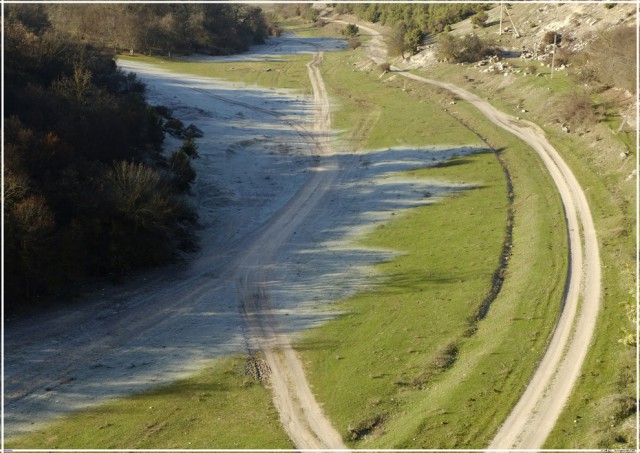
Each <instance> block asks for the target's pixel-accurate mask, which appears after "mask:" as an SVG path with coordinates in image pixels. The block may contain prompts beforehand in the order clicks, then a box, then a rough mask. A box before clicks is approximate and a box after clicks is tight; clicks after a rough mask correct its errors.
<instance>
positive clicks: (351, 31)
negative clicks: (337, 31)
mask: <svg viewBox="0 0 640 453" xmlns="http://www.w3.org/2000/svg"><path fill="white" fill-rule="evenodd" d="M359 33H360V29H359V28H358V26H357V25H355V24H347V26H345V27H344V28H343V29H342V35H343V36H346V37H348V38H355V37H356V36H358V34H359Z"/></svg>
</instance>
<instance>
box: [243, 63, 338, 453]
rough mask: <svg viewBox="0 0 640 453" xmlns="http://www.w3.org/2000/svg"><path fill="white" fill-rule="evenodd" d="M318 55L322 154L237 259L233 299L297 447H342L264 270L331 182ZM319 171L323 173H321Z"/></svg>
mask: <svg viewBox="0 0 640 453" xmlns="http://www.w3.org/2000/svg"><path fill="white" fill-rule="evenodd" d="M321 61H322V53H316V54H314V57H313V60H312V61H311V62H310V63H308V64H307V69H308V73H309V79H310V81H311V85H312V88H313V95H314V101H315V104H316V110H315V118H314V135H313V147H314V151H315V154H317V155H322V156H325V157H327V158H326V159H325V161H324V162H323V166H322V169H320V168H317V169H316V170H318V171H315V172H313V175H312V176H311V177H310V178H309V179H308V180H307V182H306V183H305V185H304V186H303V187H302V188H301V189H300V190H299V191H298V193H297V194H296V195H295V196H294V197H293V198H292V200H291V201H290V202H289V203H288V204H287V205H286V206H285V208H283V209H282V210H281V211H280V212H279V213H278V214H277V215H275V216H274V217H273V218H272V219H271V220H270V221H269V223H268V225H267V226H266V227H265V229H264V230H262V231H261V233H260V235H259V237H257V238H256V240H255V241H254V243H253V244H252V246H251V247H250V248H249V249H248V250H247V252H246V253H245V254H244V255H243V256H242V257H241V258H240V259H239V261H238V266H237V269H238V271H237V274H236V288H237V297H238V298H239V304H240V307H241V313H242V316H243V318H244V320H245V322H246V324H247V326H248V330H249V333H250V339H249V343H250V344H251V345H252V346H253V347H254V348H256V349H259V350H260V351H261V352H262V354H263V355H264V357H265V361H266V362H267V364H268V366H269V369H270V370H271V374H270V376H269V380H270V384H271V388H272V392H273V398H274V403H275V406H276V408H277V410H278V412H279V414H280V419H281V421H282V424H283V426H284V428H285V430H286V431H287V433H288V434H289V437H290V438H291V440H292V441H293V443H294V444H295V445H296V447H297V448H300V449H345V448H346V447H345V445H344V443H343V442H342V438H341V436H340V434H339V433H338V432H337V431H336V430H335V429H334V428H333V426H332V425H331V422H330V421H329V420H328V419H327V418H326V417H325V416H324V414H323V412H322V409H321V408H320V405H319V404H318V402H317V401H316V400H315V397H314V396H313V393H312V392H311V388H310V385H309V383H308V381H307V379H306V377H305V373H304V367H303V365H302V363H301V361H300V359H299V358H298V356H297V355H296V353H295V351H294V350H293V348H292V347H291V344H290V342H289V339H288V337H287V336H286V335H285V334H284V333H282V328H281V326H280V325H279V322H278V320H277V319H276V317H275V316H274V310H273V307H272V305H271V301H270V298H269V292H268V282H269V269H270V268H271V267H272V266H273V265H274V264H275V261H276V254H277V252H278V250H279V249H280V248H281V247H282V246H283V245H284V244H285V242H286V241H287V240H288V239H289V238H290V237H291V236H292V235H293V234H294V233H295V231H296V229H297V228H298V227H300V226H301V225H302V223H303V222H304V221H305V219H306V218H307V217H308V216H309V215H310V214H311V213H312V211H313V210H314V208H315V207H316V206H318V204H319V203H320V202H321V201H322V199H323V197H324V196H325V194H326V192H327V191H328V189H330V188H331V186H332V184H333V183H334V182H335V180H336V178H337V176H338V172H339V169H340V168H339V167H340V166H339V163H338V160H337V159H336V158H332V157H331V156H330V154H331V148H330V146H329V133H330V130H331V116H330V106H329V100H328V96H327V92H326V89H325V86H324V83H323V80H322V76H321V75H320V71H319V69H318V65H319V64H320V62H321ZM320 170H322V171H320Z"/></svg>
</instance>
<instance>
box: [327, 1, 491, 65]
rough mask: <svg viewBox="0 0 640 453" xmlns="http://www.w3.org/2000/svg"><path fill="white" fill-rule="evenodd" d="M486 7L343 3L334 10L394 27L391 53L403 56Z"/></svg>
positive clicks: (470, 5) (475, 5) (470, 4)
mask: <svg viewBox="0 0 640 453" xmlns="http://www.w3.org/2000/svg"><path fill="white" fill-rule="evenodd" d="M485 8H486V6H485V5H483V4H479V3H430V4H416V3H413V4H403V3H399V2H398V3H348V4H347V3H341V4H337V5H336V6H335V11H336V12H337V13H339V14H345V13H350V14H355V15H356V16H358V17H359V18H360V19H363V20H366V21H368V22H374V23H376V22H377V23H380V24H382V25H388V26H390V27H392V28H393V29H394V30H395V34H394V36H392V37H391V38H390V40H389V43H388V44H389V51H390V52H391V53H392V54H396V55H401V54H403V53H404V52H410V53H415V52H417V50H418V49H417V47H418V45H419V44H420V42H421V41H422V39H423V38H424V37H425V36H427V35H432V34H435V33H440V32H442V31H447V30H448V27H449V26H450V25H451V24H455V23H456V22H460V21H461V20H463V19H466V18H467V17H470V16H473V15H474V14H476V13H478V12H480V11H483V10H484V9H485Z"/></svg>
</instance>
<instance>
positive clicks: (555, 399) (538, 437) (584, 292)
mask: <svg viewBox="0 0 640 453" xmlns="http://www.w3.org/2000/svg"><path fill="white" fill-rule="evenodd" d="M337 22H341V23H346V22H344V21H337ZM358 27H359V28H360V30H363V31H365V32H367V33H369V34H370V35H371V36H372V38H371V41H370V43H369V45H368V49H367V50H368V51H369V57H370V58H371V59H372V60H373V61H375V62H376V63H378V64H380V63H383V62H384V61H386V55H385V52H384V43H383V41H382V36H381V35H380V33H378V32H377V31H376V30H373V29H372V28H370V27H366V26H363V25H361V24H358ZM391 70H392V71H397V74H398V75H401V76H403V77H407V78H409V79H412V80H415V81H418V82H421V83H428V84H431V85H435V86H438V87H440V88H444V89H446V90H448V91H450V92H452V93H454V94H456V95H457V96H459V97H460V98H461V99H464V100H465V101H467V102H469V103H470V104H472V105H473V106H474V107H476V108H477V109H478V110H479V111H480V112H481V113H482V114H483V115H484V116H485V117H486V118H487V119H488V120H489V121H491V122H492V123H493V124H495V125H496V126H498V127H500V128H502V129H504V130H506V131H507V132H509V133H511V134H513V135H515V136H516V137H518V138H520V139H521V140H522V141H524V142H525V143H527V144H528V145H529V146H531V147H532V148H533V149H534V150H535V151H536V153H537V154H538V155H539V156H540V158H541V159H542V161H543V162H544V164H545V166H546V167H547V170H548V171H549V174H550V175H551V177H552V178H553V181H554V183H555V184H556V187H557V188H558V192H559V193H560V196H561V198H562V204H563V207H564V210H565V216H566V222H567V230H568V236H569V237H568V239H569V241H568V242H569V252H570V257H569V272H568V275H567V281H566V290H565V298H564V300H563V301H562V304H563V310H562V313H561V315H560V319H559V320H558V324H557V325H556V328H555V330H554V333H553V336H552V339H551V342H550V343H549V345H548V348H547V350H546V352H545V355H544V356H543V358H542V360H541V362H540V363H539V365H538V367H537V369H536V371H535V373H534V375H533V377H532V379H531V381H530V383H529V385H528V386H527V388H526V390H525V392H524V393H523V395H522V396H521V397H520V400H519V401H518V403H517V404H516V406H515V407H514V409H513V410H512V411H511V413H510V414H509V416H508V418H507V419H506V420H505V422H504V423H503V424H502V426H501V428H500V430H499V431H498V433H497V434H496V436H495V438H494V439H493V441H492V442H491V444H490V445H489V449H490V450H496V449H513V448H527V449H537V448H541V447H542V445H543V444H544V442H545V440H546V439H547V437H548V435H549V433H550V432H551V430H552V429H553V426H554V425H555V423H556V421H557V420H558V418H559V417H560V414H561V412H562V409H563V408H564V405H565V403H566V401H567V399H568V398H569V395H570V394H571V391H572V389H573V386H574V384H575V382H576V380H577V378H578V376H579V375H580V369H581V367H582V363H583V361H584V358H585V356H586V354H587V351H588V349H589V345H590V343H591V338H592V336H593V332H594V329H595V324H596V320H597V317H598V310H599V308H600V292H601V287H600V280H601V278H600V255H599V251H598V241H597V237H596V230H595V226H594V223H593V218H592V217H591V211H590V209H589V204H588V202H587V199H586V196H585V194H584V191H583V190H582V187H580V184H579V183H578V181H577V179H576V178H575V176H574V175H573V173H572V171H571V169H570V168H569V167H568V166H567V164H566V163H565V162H564V160H563V159H562V157H561V156H560V155H559V154H558V152H557V151H556V150H555V149H554V148H553V146H551V144H550V143H549V141H548V140H547V138H546V137H545V134H544V132H543V131H542V129H540V127H538V126H537V125H536V124H534V123H531V122H529V121H523V120H518V119H516V118H514V117H512V116H510V115H507V114H505V113H503V112H501V111H499V110H497V109H496V108H495V107H493V106H492V105H491V104H489V103H488V102H487V101H484V100H482V99H481V98H479V97H478V96H476V95H475V94H473V93H470V92H469V91H467V90H464V89H462V88H460V87H458V86H456V85H453V84H451V83H446V82H441V81H437V80H432V79H428V78H425V77H420V76H417V75H414V74H411V73H409V72H403V71H401V70H400V69H399V68H396V67H392V68H391Z"/></svg>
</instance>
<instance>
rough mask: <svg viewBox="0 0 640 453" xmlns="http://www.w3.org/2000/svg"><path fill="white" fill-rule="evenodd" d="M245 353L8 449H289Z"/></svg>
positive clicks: (67, 420)
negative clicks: (250, 373) (249, 374)
mask: <svg viewBox="0 0 640 453" xmlns="http://www.w3.org/2000/svg"><path fill="white" fill-rule="evenodd" d="M245 364H246V357H243V356H237V357H230V358H225V359H219V360H216V361H214V362H212V364H211V365H210V366H208V367H206V368H205V369H203V370H202V371H201V372H200V373H199V374H197V375H195V376H193V377H191V378H189V379H184V380H181V381H178V382H176V383H174V384H172V385H169V386H167V387H164V388H160V389H156V390H153V391H150V392H147V393H143V394H140V395H136V396H132V397H128V398H121V399H117V400H114V401H112V402H108V403H105V404H101V405H99V406H96V407H93V408H90V409H86V410H83V411H79V412H77V413H74V414H73V415H71V416H69V417H65V418H63V419H61V420H60V421H59V422H55V423H53V424H51V425H50V426H48V427H46V428H44V429H40V430H37V431H36V432H35V433H33V434H31V435H28V436H23V437H20V438H16V439H7V440H6V447H7V448H74V449H81V448H100V449H116V448H118V449H121V448H131V449H147V448H174V449H175V448H189V449H195V448H213V447H215V448H236V449H238V448H282V449H284V448H292V445H291V442H290V441H289V439H288V437H287V435H286V434H285V432H284V430H283V429H282V427H281V425H280V420H279V417H278V413H277V411H276V409H275V407H274V406H273V403H272V400H271V395H270V392H269V391H268V390H267V389H266V388H265V387H264V386H262V385H260V384H259V383H257V382H256V381H255V380H253V379H252V378H249V377H247V376H245V373H244V367H245Z"/></svg>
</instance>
